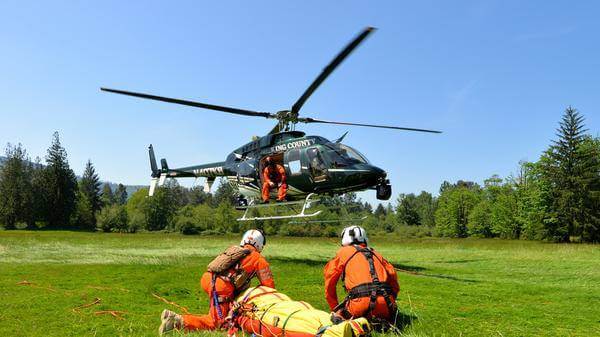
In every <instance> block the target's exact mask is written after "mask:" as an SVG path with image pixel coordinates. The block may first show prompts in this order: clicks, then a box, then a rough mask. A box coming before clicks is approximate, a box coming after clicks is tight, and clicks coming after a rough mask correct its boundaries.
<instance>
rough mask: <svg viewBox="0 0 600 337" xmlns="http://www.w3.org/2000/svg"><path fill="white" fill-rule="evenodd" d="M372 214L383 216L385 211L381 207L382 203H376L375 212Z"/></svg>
mask: <svg viewBox="0 0 600 337" xmlns="http://www.w3.org/2000/svg"><path fill="white" fill-rule="evenodd" d="M373 214H374V215H375V216H376V217H378V218H385V216H386V214H387V213H386V211H385V207H383V205H382V204H381V203H379V205H377V208H375V212H374V213H373Z"/></svg>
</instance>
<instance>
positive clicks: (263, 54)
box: [0, 1, 600, 201]
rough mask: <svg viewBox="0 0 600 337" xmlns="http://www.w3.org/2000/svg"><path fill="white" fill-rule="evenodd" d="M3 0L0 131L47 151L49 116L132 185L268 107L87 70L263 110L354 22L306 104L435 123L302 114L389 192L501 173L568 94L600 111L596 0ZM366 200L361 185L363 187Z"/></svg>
mask: <svg viewBox="0 0 600 337" xmlns="http://www.w3.org/2000/svg"><path fill="white" fill-rule="evenodd" d="M88 3H89V2H83V1H81V2H75V1H71V2H61V1H53V2H27V1H2V2H1V3H0V117H1V119H0V144H2V145H4V144H6V143H7V142H12V143H17V142H21V143H22V144H23V145H24V146H25V147H26V148H27V150H28V151H29V153H30V154H31V155H32V156H33V157H35V156H38V155H39V156H41V157H43V156H44V155H45V150H46V149H47V147H48V145H49V143H50V139H51V135H52V132H53V131H55V130H58V131H59V132H60V134H61V138H62V141H63V144H64V145H65V147H66V148H67V151H68V153H69V159H70V163H71V165H72V167H73V168H74V170H75V171H76V172H77V173H81V171H82V169H83V166H84V164H85V161H86V160H87V159H88V158H90V159H91V160H92V162H93V163H94V164H95V166H96V167H97V170H98V172H99V173H100V175H101V178H102V179H105V180H110V181H114V182H123V183H127V184H146V183H147V182H148V179H149V173H150V172H149V167H148V159H147V152H146V148H147V146H148V144H150V143H152V144H154V147H155V149H156V151H157V155H158V156H159V157H166V158H168V161H169V164H170V166H186V165H190V164H197V163H203V162H212V161H218V160H223V159H224V158H225V156H226V154H227V153H229V152H230V151H231V150H233V149H234V148H236V147H238V146H239V145H241V144H243V143H245V142H247V141H248V140H250V138H251V136H253V135H261V134H264V133H266V132H267V131H268V130H270V128H271V127H272V121H268V120H264V119H258V118H256V119H253V118H249V117H238V116H231V115H227V114H221V113H218V112H213V111H205V110H201V109H194V108H188V107H180V106H175V105H169V104H165V103H160V102H152V101H145V100H141V99H135V98H129V97H124V96H119V95H113V94H108V93H101V92H100V91H99V89H98V88H99V87H100V86H107V87H114V88H121V89H125V90H134V91H141V92H149V93H155V94H159V95H165V96H172V97H178V98H186V99H195V100H200V101H204V102H208V103H214V104H223V105H229V106H236V107H241V108H248V109H256V110H262V111H276V110H281V109H286V108H289V107H290V106H291V104H293V102H294V101H295V100H296V99H297V98H298V97H299V95H300V94H301V93H302V92H303V91H304V89H305V88H306V87H307V86H308V85H309V84H310V82H311V81H312V80H313V79H314V78H315V76H316V75H317V74H318V73H319V72H320V71H321V69H322V68H323V67H324V66H325V65H326V64H327V63H328V62H329V61H330V60H331V59H332V57H333V56H334V55H335V54H336V53H337V52H338V51H339V50H340V49H341V48H342V47H343V46H344V45H345V44H346V43H347V42H349V40H350V39H352V38H353V37H354V36H355V34H357V33H358V32H359V31H360V30H361V29H362V28H364V27H366V26H369V25H371V26H375V27H377V28H379V29H378V31H377V32H376V33H375V34H372V36H371V37H369V39H368V40H367V41H365V43H363V45H361V46H360V48H358V49H357V50H356V51H355V52H354V53H353V54H352V55H351V56H350V57H349V58H348V59H347V60H346V61H345V62H344V63H343V64H342V65H341V66H340V67H339V68H338V69H337V70H336V72H335V73H334V74H333V75H332V76H331V77H329V79H328V80H327V81H326V82H325V83H324V84H323V85H322V86H321V88H320V89H319V90H318V91H317V92H316V93H315V94H314V95H313V96H312V97H311V98H310V99H309V100H308V101H307V103H306V105H305V106H304V108H303V110H302V113H303V114H304V115H305V116H312V117H318V118H322V119H331V120H346V121H353V122H366V123H382V124H392V125H401V126H409V127H417V128H431V129H440V130H443V131H444V133H443V134H441V135H431V134H419V133H409V132H396V131H391V130H376V129H364V128H346V127H342V126H327V125H309V126H305V127H304V126H303V127H302V129H303V130H304V131H306V132H307V133H309V134H319V135H322V136H325V137H327V138H330V139H335V138H337V137H338V136H339V135H341V134H342V133H343V132H345V131H347V130H349V131H350V133H349V135H348V136H347V138H346V141H345V142H346V143H347V144H349V145H351V146H354V147H356V148H358V149H359V150H360V151H361V152H363V153H364V154H365V155H366V156H367V157H368V158H369V159H370V160H371V161H372V162H373V163H374V164H376V165H378V166H380V167H382V168H384V169H386V170H387V171H388V172H389V175H390V177H391V181H392V184H393V185H394V198H395V197H396V195H397V194H398V193H400V192H404V193H409V192H419V191H421V190H426V191H430V192H434V193H437V191H438V188H439V185H440V183H441V182H442V181H444V180H449V181H455V180H457V179H470V180H475V181H479V182H480V181H482V180H483V179H485V178H487V177H489V176H490V175H492V174H499V175H501V176H503V177H504V176H507V175H508V174H510V173H511V172H514V171H515V170H516V168H517V166H518V162H519V161H520V160H536V159H537V158H538V156H539V154H540V153H541V151H543V150H544V149H545V148H546V146H547V145H548V144H549V142H550V140H551V139H553V138H554V132H555V128H556V126H557V123H558V120H559V118H560V116H561V114H562V112H563V110H564V109H565V108H566V107H567V106H568V105H572V106H574V107H575V108H577V109H579V110H580V111H581V112H582V113H583V114H584V115H585V117H586V122H587V126H588V128H589V129H590V132H592V133H593V134H595V135H598V130H599V127H600V113H598V111H600V101H599V93H600V81H599V78H600V76H599V75H600V43H599V42H600V41H599V39H600V20H598V19H597V14H598V13H599V12H600V3H598V2H594V1H577V2H574V1H552V2H549V1H527V2H524V1H411V2H406V1H389V2H377V3H375V2H369V3H367V2H364V1H343V2H324V1H295V2H291V1H268V2H267V1H261V2H257V1H218V2H217V1H215V2H199V1H189V2H167V1H128V2H124V1H101V2H95V3H91V4H88ZM361 196H362V197H363V198H364V199H366V200H370V201H372V200H374V197H373V193H372V192H370V193H364V194H361Z"/></svg>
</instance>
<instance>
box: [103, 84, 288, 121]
mask: <svg viewBox="0 0 600 337" xmlns="http://www.w3.org/2000/svg"><path fill="white" fill-rule="evenodd" d="M100 90H102V91H107V92H112V93H115V94H121V95H127V96H133V97H140V98H146V99H152V100H155V101H161V102H167V103H174V104H181V105H187V106H193V107H196V108H203V109H209V110H216V111H222V112H227V113H232V114H236V115H243V116H253V117H265V118H276V116H275V115H274V114H271V113H268V112H259V111H252V110H245V109H238V108H231V107H227V106H221V105H213V104H206V103H200V102H194V101H187V100H183V99H177V98H169V97H163V96H156V95H150V94H144V93H139V92H131V91H125V90H117V89H109V88H100Z"/></svg>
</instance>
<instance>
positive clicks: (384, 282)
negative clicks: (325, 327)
mask: <svg viewBox="0 0 600 337" xmlns="http://www.w3.org/2000/svg"><path fill="white" fill-rule="evenodd" d="M324 274H325V275H324V276H325V297H326V299H327V303H328V304H329V306H330V308H331V310H332V321H334V322H340V321H342V320H345V319H350V318H357V317H365V318H367V319H368V320H370V321H371V322H373V323H381V325H382V326H384V325H385V324H386V323H387V324H390V323H391V324H393V323H394V320H395V319H396V314H397V307H396V297H397V295H398V291H399V289H400V287H399V285H398V276H397V274H396V270H395V269H394V266H392V264H391V263H389V262H388V261H386V260H385V259H384V258H383V256H381V254H379V253H378V252H376V251H375V250H374V249H373V248H371V247H369V245H368V238H367V232H366V231H365V229H364V228H362V227H360V226H350V227H346V228H344V230H343V231H342V248H340V249H339V250H338V252H337V254H336V256H335V257H334V258H333V259H332V260H331V261H329V262H328V263H327V265H326V266H325V270H324ZM340 278H341V279H342V282H343V283H344V289H345V290H346V291H347V296H346V298H345V299H344V300H343V301H342V302H341V303H338V298H337V293H336V284H337V283H338V280H339V279H340Z"/></svg>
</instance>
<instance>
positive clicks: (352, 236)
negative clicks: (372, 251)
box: [342, 226, 369, 246]
mask: <svg viewBox="0 0 600 337" xmlns="http://www.w3.org/2000/svg"><path fill="white" fill-rule="evenodd" d="M358 244H365V245H367V246H368V245H369V238H368V237H367V231H366V230H365V229H364V228H362V227H360V226H350V227H346V228H344V230H343V231H342V246H349V245H358Z"/></svg>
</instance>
